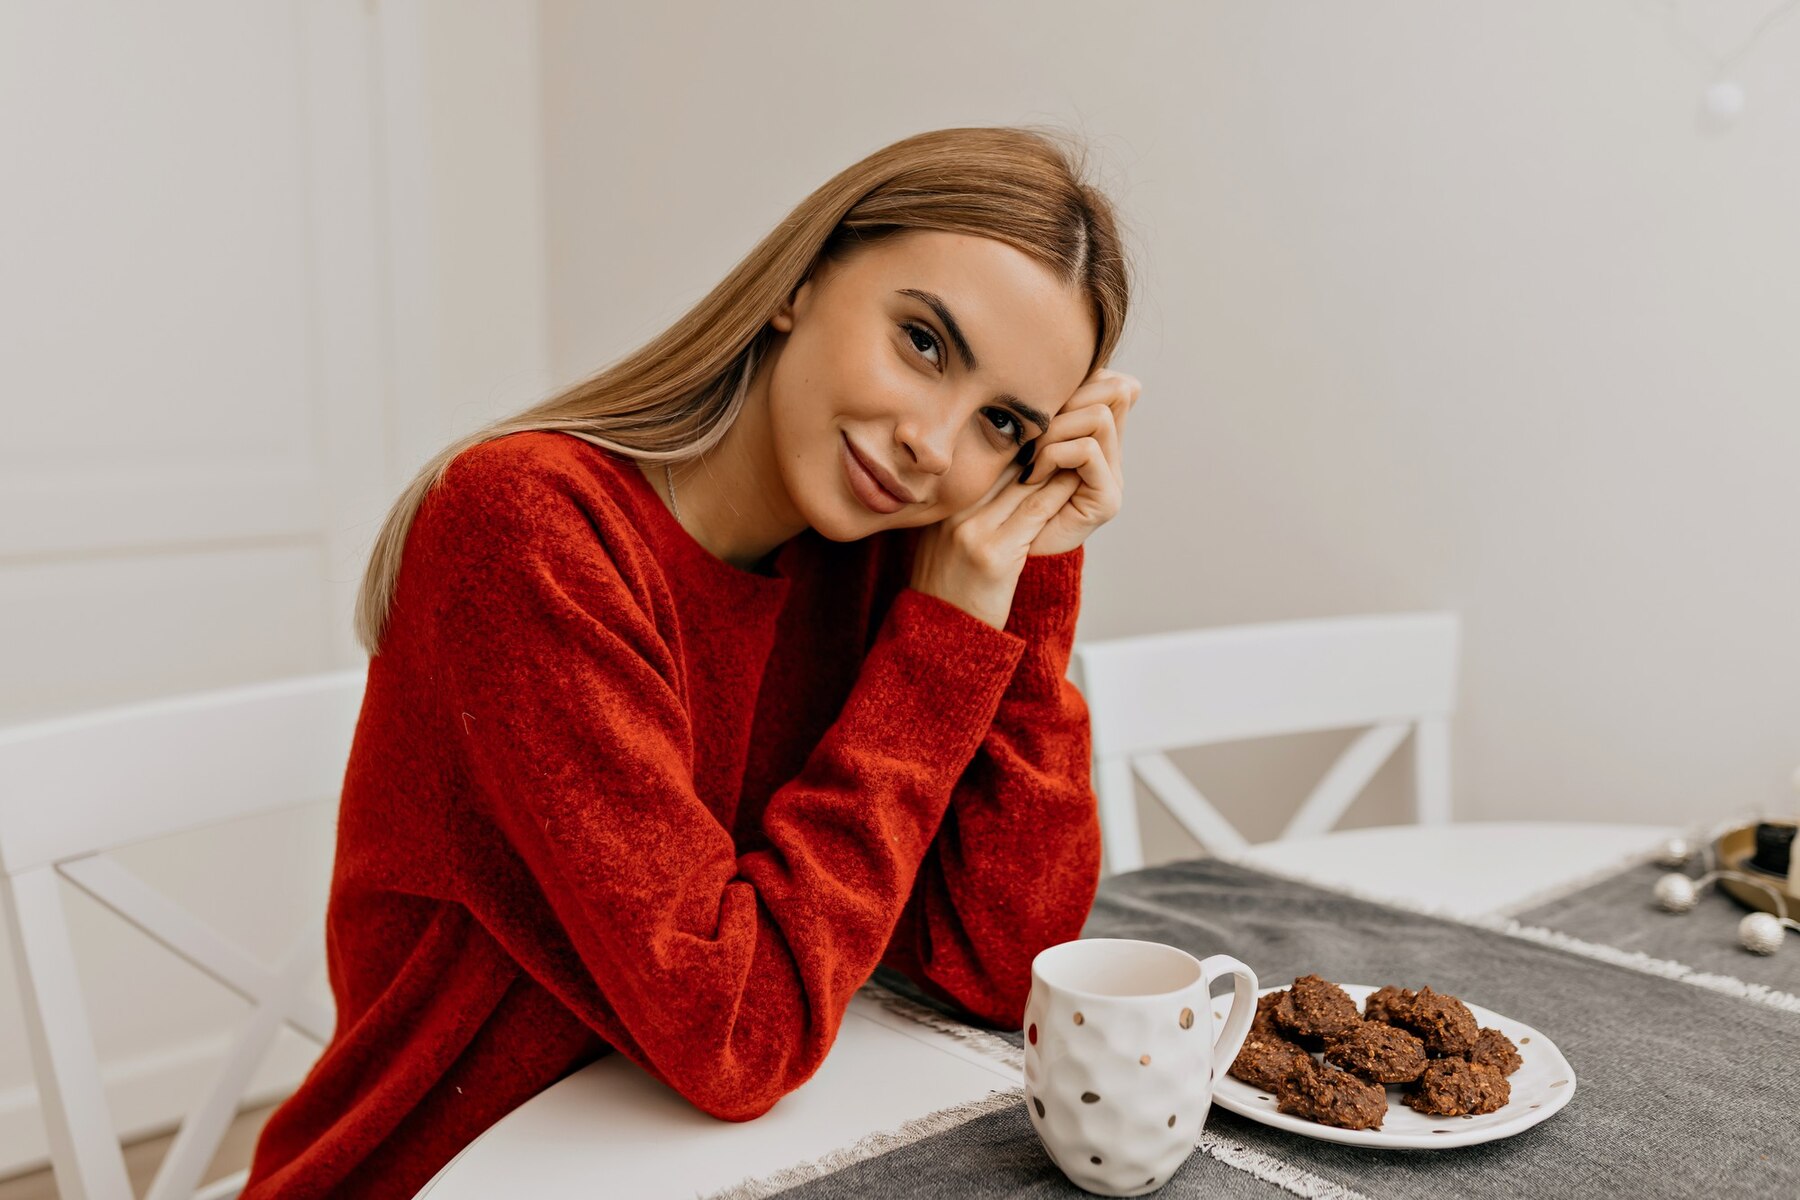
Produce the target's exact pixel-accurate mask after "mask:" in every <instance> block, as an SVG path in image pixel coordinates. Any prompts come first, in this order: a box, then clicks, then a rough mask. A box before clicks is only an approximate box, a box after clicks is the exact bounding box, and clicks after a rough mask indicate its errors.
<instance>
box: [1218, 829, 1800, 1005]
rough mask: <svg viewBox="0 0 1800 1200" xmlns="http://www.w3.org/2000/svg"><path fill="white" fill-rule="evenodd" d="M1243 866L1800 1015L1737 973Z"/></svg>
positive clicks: (1790, 1000)
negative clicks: (1700, 968)
mask: <svg viewBox="0 0 1800 1200" xmlns="http://www.w3.org/2000/svg"><path fill="white" fill-rule="evenodd" d="M1242 865H1243V867H1244V869H1245V870H1249V871H1260V872H1262V873H1263V874H1265V875H1273V876H1275V877H1276V878H1279V879H1285V880H1287V881H1288V882H1290V883H1299V884H1305V885H1306V886H1308V887H1314V888H1318V889H1319V890H1320V891H1323V892H1335V893H1336V894H1338V895H1340V896H1349V897H1350V898H1351V899H1353V900H1363V901H1367V902H1368V903H1370V904H1379V905H1382V906H1384V907H1387V908H1397V909H1401V910H1402V911H1405V912H1411V913H1417V914H1419V915H1420V916H1425V917H1436V918H1438V919H1439V920H1442V921H1448V922H1450V923H1451V924H1453V925H1466V926H1469V927H1470V928H1474V929H1486V930H1488V931H1490V932H1492V933H1498V934H1503V935H1505V936H1507V937H1511V938H1518V939H1519V940H1520V941H1526V942H1535V943H1537V944H1538V945H1540V946H1549V947H1551V948H1552V949H1556V950H1562V951H1565V952H1567V953H1569V954H1574V955H1577V956H1579V957H1581V958H1590V959H1593V960H1594V961H1596V962H1603V963H1609V964H1611V965H1612V966H1615V967H1623V968H1625V969H1626V970H1629V971H1637V972H1638V973H1640V974H1643V975H1655V976H1657V977H1658V978H1661V979H1669V980H1673V981H1675V982H1676V983H1685V984H1688V985H1689V986H1691V987H1698V988H1705V989H1707V990H1708V991H1712V992H1718V993H1720V994H1722V995H1726V996H1734V997H1736V998H1737V999H1739V1000H1748V1001H1750V1002H1751V1003H1752V1004H1761V1005H1764V1006H1766V1007H1768V1008H1773V1009H1778V1010H1780V1011H1781V1012H1791V1013H1800V996H1796V995H1794V994H1793V993H1791V992H1784V991H1781V990H1779V989H1777V988H1772V987H1769V986H1767V985H1765V984H1761V983H1750V982H1748V981H1747V980H1743V979H1739V978H1737V977H1736V976H1735V975H1714V974H1711V973H1710V972H1706V971H1696V970H1695V969H1694V968H1693V967H1690V966H1688V965H1687V964H1686V963H1681V962H1676V961H1675V960H1674V959H1669V958H1652V957H1651V956H1650V955H1648V954H1645V953H1644V952H1643V951H1642V950H1621V949H1620V948H1619V947H1617V946H1608V945H1606V944H1605V943H1604V942H1585V941H1582V940H1581V939H1580V938H1578V937H1574V936H1572V935H1570V934H1566V933H1561V932H1558V931H1557V930H1554V929H1546V928H1544V927H1543V926H1541V925H1526V924H1523V923H1522V922H1520V921H1517V920H1514V919H1513V918H1512V917H1509V916H1504V915H1496V916H1487V917H1484V916H1472V915H1470V914H1468V913H1457V912H1451V911H1449V910H1447V909H1444V908H1440V907H1437V906H1436V905H1427V904H1412V903H1408V902H1407V901H1404V900H1396V899H1394V898H1392V897H1389V896H1377V895H1375V894H1373V893H1370V892H1365V891H1363V890H1362V889H1360V888H1349V887H1343V886H1341V885H1338V884H1330V885H1327V884H1324V883H1321V882H1319V881H1318V880H1316V879H1306V878H1303V877H1301V876H1298V875H1290V874H1288V873H1287V872H1285V871H1277V870H1273V869H1272V868H1269V867H1265V866H1261V865H1257V866H1251V865H1249V864H1248V863H1245V864H1242Z"/></svg>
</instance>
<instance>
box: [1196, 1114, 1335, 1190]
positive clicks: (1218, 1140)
mask: <svg viewBox="0 0 1800 1200" xmlns="http://www.w3.org/2000/svg"><path fill="white" fill-rule="evenodd" d="M1195 1144H1196V1145H1197V1146H1198V1147H1199V1148H1200V1149H1202V1150H1204V1151H1206V1153H1207V1154H1209V1155H1211V1156H1212V1157H1213V1158H1216V1159H1218V1160H1219V1161H1220V1162H1222V1163H1224V1164H1225V1165H1226V1166H1228V1167H1235V1168H1236V1169H1237V1170H1239V1171H1242V1172H1244V1173H1245V1174H1246V1175H1254V1176H1256V1178H1258V1179H1260V1180H1262V1181H1263V1182H1264V1183H1272V1184H1274V1185H1275V1186H1276V1187H1278V1188H1280V1189H1281V1190H1282V1191H1284V1192H1288V1193H1291V1194H1292V1195H1295V1196H1304V1197H1306V1200H1368V1197H1366V1196H1364V1195H1363V1194H1362V1193H1361V1192H1359V1191H1356V1190H1354V1189H1352V1188H1347V1187H1345V1186H1344V1185H1343V1184H1341V1183H1333V1182H1332V1181H1331V1180H1329V1179H1326V1178H1323V1177H1322V1176H1319V1175H1314V1174H1313V1173H1312V1172H1311V1171H1308V1170H1306V1169H1305V1168H1304V1167H1296V1166H1294V1165H1292V1164H1291V1163H1284V1162H1282V1161H1281V1160H1280V1159H1279V1158H1275V1157H1272V1156H1271V1155H1268V1154H1264V1153H1263V1152H1262V1151H1261V1150H1252V1149H1251V1148H1250V1147H1249V1146H1246V1145H1244V1144H1243V1143H1242V1142H1239V1141H1235V1140H1233V1139H1231V1138H1228V1137H1224V1136H1222V1135H1220V1134H1216V1133H1208V1132H1206V1131H1205V1130H1204V1129H1203V1130H1201V1131H1200V1140H1199V1141H1198V1142H1197V1143H1195Z"/></svg>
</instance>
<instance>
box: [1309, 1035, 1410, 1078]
mask: <svg viewBox="0 0 1800 1200" xmlns="http://www.w3.org/2000/svg"><path fill="white" fill-rule="evenodd" d="M1325 1061H1326V1062H1328V1063H1331V1064H1332V1065H1333V1066H1337V1067H1342V1068H1344V1070H1346V1071H1349V1072H1350V1073H1351V1074H1353V1075H1358V1076H1361V1077H1362V1078H1364V1079H1366V1080H1368V1081H1369V1082H1370V1083H1411V1082H1412V1081H1413V1080H1415V1079H1417V1078H1418V1077H1419V1076H1420V1075H1421V1074H1423V1073H1424V1071H1425V1062H1426V1059H1425V1043H1423V1042H1421V1041H1420V1040H1419V1039H1418V1038H1417V1037H1415V1036H1413V1035H1412V1034H1410V1033H1408V1032H1406V1030H1404V1029H1396V1028H1395V1027H1394V1026H1392V1025H1384V1024H1382V1023H1381V1022H1380V1021H1364V1022H1363V1023H1362V1024H1360V1025H1358V1026H1357V1027H1356V1028H1355V1029H1352V1030H1351V1031H1350V1032H1349V1033H1347V1034H1345V1035H1344V1036H1343V1037H1341V1038H1338V1039H1337V1040H1336V1041H1334V1042H1332V1043H1331V1044H1330V1045H1329V1046H1327V1047H1326V1048H1325Z"/></svg>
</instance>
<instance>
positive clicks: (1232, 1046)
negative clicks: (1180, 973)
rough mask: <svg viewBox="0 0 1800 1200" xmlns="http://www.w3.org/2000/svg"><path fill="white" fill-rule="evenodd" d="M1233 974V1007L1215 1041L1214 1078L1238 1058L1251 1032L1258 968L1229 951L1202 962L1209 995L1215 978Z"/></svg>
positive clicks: (1201, 972) (1254, 1015)
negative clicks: (1236, 957) (1238, 958)
mask: <svg viewBox="0 0 1800 1200" xmlns="http://www.w3.org/2000/svg"><path fill="white" fill-rule="evenodd" d="M1223 975H1230V976H1231V982H1232V988H1231V1008H1230V1009H1229V1010H1228V1011H1227V1012H1226V1013H1225V1027H1224V1028H1223V1029H1222V1030H1220V1031H1219V1036H1218V1038H1217V1039H1215V1040H1214V1042H1213V1078H1214V1079H1217V1078H1218V1077H1219V1076H1221V1075H1223V1074H1225V1072H1226V1071H1228V1070H1230V1069H1231V1064H1232V1063H1234V1062H1236V1061H1237V1056H1238V1051H1239V1050H1242V1049H1243V1048H1244V1039H1245V1038H1246V1037H1248V1036H1249V1035H1250V1022H1251V1021H1252V1020H1254V1019H1255V1017H1256V972H1255V971H1252V970H1251V969H1250V968H1249V967H1246V966H1245V965H1244V964H1243V963H1241V962H1239V961H1238V960H1237V959H1235V958H1233V957H1231V955H1229V954H1215V955H1213V956H1212V957H1211V958H1207V959H1203V960H1202V961H1201V963H1200V977H1201V978H1202V979H1204V980H1205V981H1206V988H1207V994H1208V996H1209V998H1210V996H1211V993H1212V985H1213V981H1214V980H1216V979H1218V978H1219V977H1221V976H1223Z"/></svg>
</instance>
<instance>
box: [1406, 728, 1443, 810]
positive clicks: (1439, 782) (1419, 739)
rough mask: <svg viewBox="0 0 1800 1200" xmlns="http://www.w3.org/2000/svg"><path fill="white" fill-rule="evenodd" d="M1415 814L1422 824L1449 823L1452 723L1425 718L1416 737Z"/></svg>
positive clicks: (1414, 747)
mask: <svg viewBox="0 0 1800 1200" xmlns="http://www.w3.org/2000/svg"><path fill="white" fill-rule="evenodd" d="M1413 776H1414V778H1415V779H1416V780H1417V781H1418V794H1417V799H1416V812H1417V814H1418V818H1419V824H1421V825H1448V824H1449V823H1450V722H1449V721H1447V720H1445V719H1444V718H1442V717H1426V718H1425V719H1423V720H1421V721H1420V722H1419V725H1418V728H1417V730H1416V731H1415V732H1414V735H1413Z"/></svg>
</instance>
